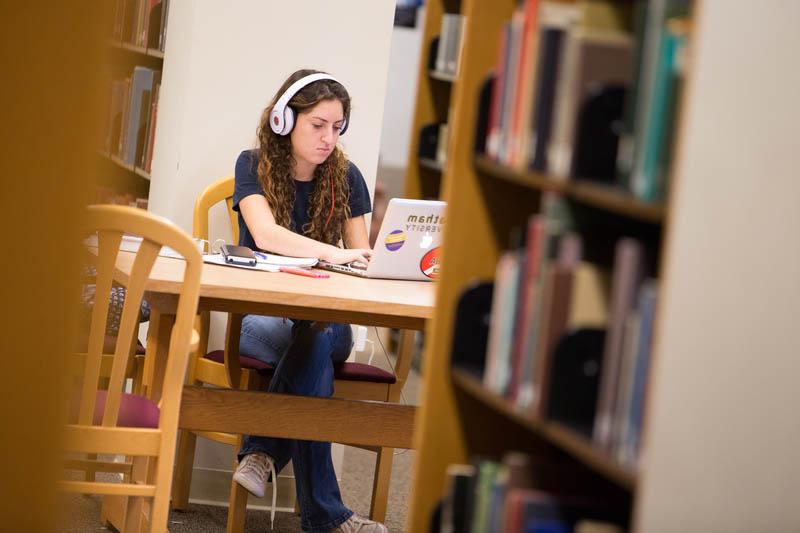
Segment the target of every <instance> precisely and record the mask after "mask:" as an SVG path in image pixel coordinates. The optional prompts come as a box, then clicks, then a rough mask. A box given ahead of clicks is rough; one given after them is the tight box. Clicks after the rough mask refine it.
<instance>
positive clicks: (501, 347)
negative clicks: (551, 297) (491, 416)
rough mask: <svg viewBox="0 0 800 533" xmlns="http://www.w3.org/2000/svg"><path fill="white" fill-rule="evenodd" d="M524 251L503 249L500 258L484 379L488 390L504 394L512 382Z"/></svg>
mask: <svg viewBox="0 0 800 533" xmlns="http://www.w3.org/2000/svg"><path fill="white" fill-rule="evenodd" d="M521 261H522V252H521V251H519V250H511V251H507V252H504V253H503V254H502V255H501V256H500V259H499V260H498V262H497V271H496V274H495V289H494V297H493V299H492V315H491V322H490V329H489V345H488V347H487V357H486V372H485V374H484V376H483V383H484V386H486V387H487V388H488V389H489V390H492V391H494V392H496V393H497V394H501V395H502V394H504V393H505V391H506V389H507V388H508V385H509V379H510V370H511V361H510V359H511V347H512V342H513V333H514V317H515V316H516V312H517V303H518V302H517V300H518V298H517V294H518V287H519V281H520V266H521Z"/></svg>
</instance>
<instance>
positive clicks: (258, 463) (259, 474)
mask: <svg viewBox="0 0 800 533" xmlns="http://www.w3.org/2000/svg"><path fill="white" fill-rule="evenodd" d="M270 472H272V507H271V508H270V526H274V524H275V502H276V496H277V485H278V483H277V480H278V475H277V473H276V472H275V464H274V463H273V462H272V458H271V457H270V456H269V455H267V454H265V453H261V452H256V453H250V454H247V455H245V456H244V459H242V460H241V461H239V466H237V467H236V472H234V473H233V480H234V481H235V482H236V483H238V484H239V485H241V486H242V487H244V488H245V489H247V492H249V493H250V494H252V495H253V496H256V497H257V498H263V497H264V493H265V492H266V491H267V479H269V474H270ZM354 531H357V530H354ZM365 531H370V530H365ZM376 531H379V530H376Z"/></svg>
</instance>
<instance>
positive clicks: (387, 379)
mask: <svg viewBox="0 0 800 533" xmlns="http://www.w3.org/2000/svg"><path fill="white" fill-rule="evenodd" d="M333 375H334V377H335V378H336V379H343V380H347V381H369V382H370V383H394V382H395V381H397V378H396V377H394V374H392V373H391V372H387V371H386V370H383V369H381V368H378V367H377V366H371V365H366V364H364V363H339V364H337V365H334V367H333Z"/></svg>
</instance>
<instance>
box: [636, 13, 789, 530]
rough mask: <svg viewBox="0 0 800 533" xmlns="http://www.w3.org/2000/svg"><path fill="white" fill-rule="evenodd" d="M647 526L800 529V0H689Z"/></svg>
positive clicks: (643, 494)
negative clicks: (691, 31)
mask: <svg viewBox="0 0 800 533" xmlns="http://www.w3.org/2000/svg"><path fill="white" fill-rule="evenodd" d="M696 5H698V6H699V10H698V11H699V12H698V13H697V16H696V26H695V33H696V38H695V39H694V61H695V64H694V66H693V68H691V69H690V72H691V76H692V81H691V83H690V84H689V86H688V89H689V92H688V95H687V99H688V108H686V109H685V110H684V111H685V115H686V117H687V120H686V123H685V124H684V128H683V131H682V142H681V145H680V146H679V150H680V153H679V156H678V157H679V160H678V167H677V170H676V174H677V178H676V182H677V183H676V186H675V189H674V191H673V198H672V206H673V207H674V209H673V210H672V213H671V217H672V221H671V228H670V229H671V235H670V240H671V243H670V246H669V250H668V261H667V263H666V265H665V267H666V272H665V279H664V280H663V283H664V289H665V291H664V292H662V300H661V302H660V308H659V312H660V313H661V316H660V319H659V329H660V331H659V332H658V338H659V339H660V342H658V344H657V348H656V353H655V357H656V362H657V363H656V367H655V368H654V374H653V375H654V380H653V383H652V394H651V398H650V399H651V405H650V409H649V414H648V416H649V419H648V420H649V431H648V439H647V440H648V443H647V444H648V445H647V448H646V450H645V454H646V455H645V457H644V476H643V481H642V483H641V485H640V488H641V490H640V492H639V495H640V498H639V501H638V505H637V508H638V509H639V510H640V512H639V517H638V518H639V520H638V528H637V530H638V531H643V532H660V531H681V532H684V531H704V532H717V531H719V532H726V533H730V532H750V531H764V532H782V531H800V505H798V504H800V410H799V409H798V407H799V406H800V393H799V392H798V390H799V389H800V385H799V384H798V380H799V379H800V336H799V335H798V331H800V326H798V317H800V237H798V230H800V209H798V208H799V207H800V203H798V202H799V201H800V171H798V154H800V135H798V128H799V127H800V112H799V110H800V102H798V97H799V96H800V70H798V68H797V64H798V63H797V61H798V60H797V52H798V50H800V33H798V31H797V22H798V21H800V3H798V2H796V1H792V0H784V1H780V0H769V1H768V2H760V3H753V2H747V1H744V0H736V1H732V0H702V1H699V2H697V3H696Z"/></svg>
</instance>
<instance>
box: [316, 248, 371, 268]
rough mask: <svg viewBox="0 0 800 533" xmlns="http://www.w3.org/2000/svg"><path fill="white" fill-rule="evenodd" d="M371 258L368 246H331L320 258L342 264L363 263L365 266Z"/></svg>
mask: <svg viewBox="0 0 800 533" xmlns="http://www.w3.org/2000/svg"><path fill="white" fill-rule="evenodd" d="M371 258H372V250H370V249H369V248H337V247H335V246H331V248H330V249H329V250H327V252H326V253H325V255H324V256H323V257H320V259H322V260H325V261H327V262H328V263H333V264H335V265H343V264H345V263H353V262H356V263H363V264H364V266H366V265H367V264H368V263H369V260H370V259H371Z"/></svg>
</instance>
